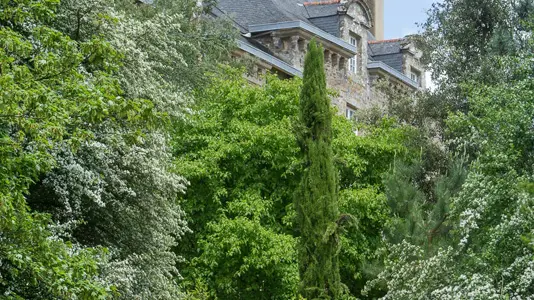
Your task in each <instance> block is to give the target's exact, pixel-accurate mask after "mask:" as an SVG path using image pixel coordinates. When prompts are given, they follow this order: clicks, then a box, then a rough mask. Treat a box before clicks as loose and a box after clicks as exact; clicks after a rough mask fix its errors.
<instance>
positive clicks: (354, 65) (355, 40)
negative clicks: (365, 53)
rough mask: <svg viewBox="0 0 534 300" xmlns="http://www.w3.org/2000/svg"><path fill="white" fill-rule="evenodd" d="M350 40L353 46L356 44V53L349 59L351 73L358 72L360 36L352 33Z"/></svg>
mask: <svg viewBox="0 0 534 300" xmlns="http://www.w3.org/2000/svg"><path fill="white" fill-rule="evenodd" d="M349 42H350V44H351V45H352V46H354V47H355V48H356V52H357V53H356V55H354V56H353V57H351V58H350V61H349V71H350V73H351V74H358V54H359V52H360V51H359V48H360V38H359V37H358V36H357V35H355V34H353V33H351V34H350V38H349Z"/></svg>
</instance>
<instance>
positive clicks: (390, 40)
mask: <svg viewBox="0 0 534 300" xmlns="http://www.w3.org/2000/svg"><path fill="white" fill-rule="evenodd" d="M402 40H403V39H402V38H398V39H389V40H379V41H369V44H381V43H394V42H401V41H402Z"/></svg>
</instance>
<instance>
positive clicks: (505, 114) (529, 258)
mask: <svg viewBox="0 0 534 300" xmlns="http://www.w3.org/2000/svg"><path fill="white" fill-rule="evenodd" d="M533 84H534V82H533V81H532V80H530V79H528V80H524V81H521V82H516V83H515V84H514V85H513V86H511V87H509V86H496V87H483V88H472V89H471V90H470V91H469V95H470V96H469V98H468V104H469V107H470V112H469V113H456V114H454V115H451V116H450V117H449V118H448V120H447V125H448V126H447V128H448V134H449V136H450V140H449V141H450V145H451V147H452V148H456V149H464V151H465V153H468V154H469V157H470V159H471V160H470V163H469V173H468V175H467V178H466V180H465V183H463V185H462V187H461V190H460V191H459V193H458V194H457V195H455V196H454V197H452V198H451V200H450V203H449V205H448V214H447V216H446V220H445V221H444V226H447V227H448V230H449V237H448V239H449V246H448V247H441V248H440V249H436V250H435V251H428V249H427V247H426V245H425V246H422V245H420V244H417V243H411V242H409V240H404V241H403V242H401V243H399V244H394V245H392V246H391V248H390V254H389V257H388V259H387V260H386V266H385V270H384V271H383V272H382V273H381V274H380V275H379V276H378V278H377V279H376V280H374V281H373V282H371V283H370V284H369V285H368V290H370V288H371V287H373V286H376V285H379V284H383V285H385V286H387V290H388V292H387V294H386V296H385V297H384V299H532V295H534V247H533V246H534V244H533V243H532V237H533V235H534V230H533V228H534V193H532V182H533V181H534V170H533V166H534V155H533V154H534V148H533V146H532V145H534V100H533V98H532V86H533Z"/></svg>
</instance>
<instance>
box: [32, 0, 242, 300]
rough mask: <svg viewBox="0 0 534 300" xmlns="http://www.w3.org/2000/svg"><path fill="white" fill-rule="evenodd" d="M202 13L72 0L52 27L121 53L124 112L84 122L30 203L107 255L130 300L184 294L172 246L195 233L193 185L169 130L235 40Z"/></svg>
mask: <svg viewBox="0 0 534 300" xmlns="http://www.w3.org/2000/svg"><path fill="white" fill-rule="evenodd" d="M201 9H202V8H201V7H198V6H197V4H196V1H189V0H182V1H158V2H155V3H154V4H153V5H145V4H136V3H134V2H133V1H120V0H117V1H100V0H83V1H69V0H65V1H61V4H60V5H59V10H58V18H57V19H56V20H55V22H54V24H53V25H54V26H55V27H56V28H57V29H58V30H60V31H62V32H65V33H66V34H67V35H68V36H70V38H71V39H72V40H74V41H77V42H79V43H86V42H90V41H92V40H94V39H97V38H98V39H101V40H103V41H104V42H105V44H106V45H108V46H109V47H112V48H113V49H118V52H117V53H116V54H117V58H118V59H119V58H120V63H121V65H120V67H119V68H116V69H114V70H113V75H114V79H116V81H115V82H114V84H115V85H114V88H116V89H117V90H120V92H121V97H122V98H121V99H120V107H123V109H124V110H125V111H126V110H127V113H125V114H124V115H121V116H120V117H121V118H118V116H116V115H112V116H111V117H110V118H107V119H104V120H102V121H101V122H100V123H98V124H96V125H95V124H93V125H89V124H80V125H79V126H80V128H83V129H87V130H90V132H91V135H92V138H91V139H90V140H88V141H84V142H81V143H79V144H78V145H77V147H76V149H72V148H70V147H68V145H69V143H70V141H69V140H67V141H65V142H63V143H59V144H57V145H55V147H53V149H52V150H51V154H52V155H53V158H54V160H55V162H56V163H55V165H54V168H53V169H52V170H51V171H49V172H48V173H47V174H46V175H45V176H43V177H41V178H40V180H39V181H38V182H37V183H36V184H34V185H33V186H32V188H31V193H30V195H29V197H28V199H29V203H30V205H31V207H32V208H34V209H37V210H39V211H43V212H48V213H51V214H52V217H53V220H54V221H55V223H56V226H55V227H56V229H61V232H60V233H58V234H61V235H62V236H63V237H64V238H67V239H70V240H72V241H74V242H76V243H78V244H80V245H83V246H102V247H106V248H108V250H109V253H110V260H109V261H108V262H107V263H105V264H102V265H101V266H100V276H99V278H100V280H102V281H103V282H106V283H107V284H108V285H111V286H114V288H115V289H116V292H117V293H116V295H117V296H118V297H120V298H123V299H177V298H181V297H182V294H181V293H180V291H179V288H178V279H179V278H180V274H179V272H178V270H177V268H176V263H177V261H178V260H179V257H178V256H177V255H176V254H175V247H176V246H177V241H178V240H179V238H180V237H181V236H182V235H183V233H184V232H186V231H187V230H188V229H187V225H186V224H185V221H183V212H182V210H181V209H180V206H179V205H178V203H177V196H178V194H181V193H183V192H184V191H185V187H186V184H187V182H186V180H185V179H184V178H182V177H181V176H178V175H176V174H175V172H174V170H173V168H172V165H171V162H172V157H171V155H170V151H169V148H168V136H169V131H170V129H171V127H170V125H171V124H172V122H174V121H175V120H176V119H179V118H182V117H183V115H184V113H185V112H186V111H187V107H188V105H189V102H190V99H191V98H190V97H189V96H188V95H190V93H191V90H192V89H194V88H197V87H198V85H199V84H200V83H201V82H202V81H203V79H204V72H205V71H206V70H207V69H208V68H209V67H213V66H214V64H215V63H214V61H215V60H218V59H223V58H226V57H227V55H228V52H229V50H230V48H231V45H232V43H233V39H232V37H233V32H232V31H229V30H228V28H227V27H226V26H225V23H224V22H220V26H209V25H208V24H207V23H209V22H215V21H213V20H209V19H205V18H201V17H199V16H200V13H201ZM89 59H91V57H89ZM84 72H86V73H87V74H88V76H92V75H93V74H94V72H95V70H94V69H91V68H87V69H86V70H84ZM135 99H142V100H139V101H134V100H135ZM138 102H139V103H138ZM85 126H90V127H89V128H85Z"/></svg>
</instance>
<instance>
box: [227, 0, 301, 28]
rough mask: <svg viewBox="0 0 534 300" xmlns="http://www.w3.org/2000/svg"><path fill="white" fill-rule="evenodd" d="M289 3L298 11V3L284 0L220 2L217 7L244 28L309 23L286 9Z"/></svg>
mask: <svg viewBox="0 0 534 300" xmlns="http://www.w3.org/2000/svg"><path fill="white" fill-rule="evenodd" d="M288 2H292V3H293V4H294V6H295V7H297V9H298V6H297V3H296V2H297V1H282V0H219V1H218V4H217V7H218V8H219V9H221V10H222V11H223V12H225V13H226V14H228V15H229V16H230V17H232V18H233V19H234V20H235V21H236V22H237V23H239V24H240V25H241V26H244V27H248V25H253V24H271V23H280V22H287V21H297V20H300V21H306V22H308V20H307V19H306V18H305V17H303V16H301V15H299V14H295V13H294V12H292V11H290V10H288V9H286V6H289V3H288ZM297 9H295V10H294V11H297Z"/></svg>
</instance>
